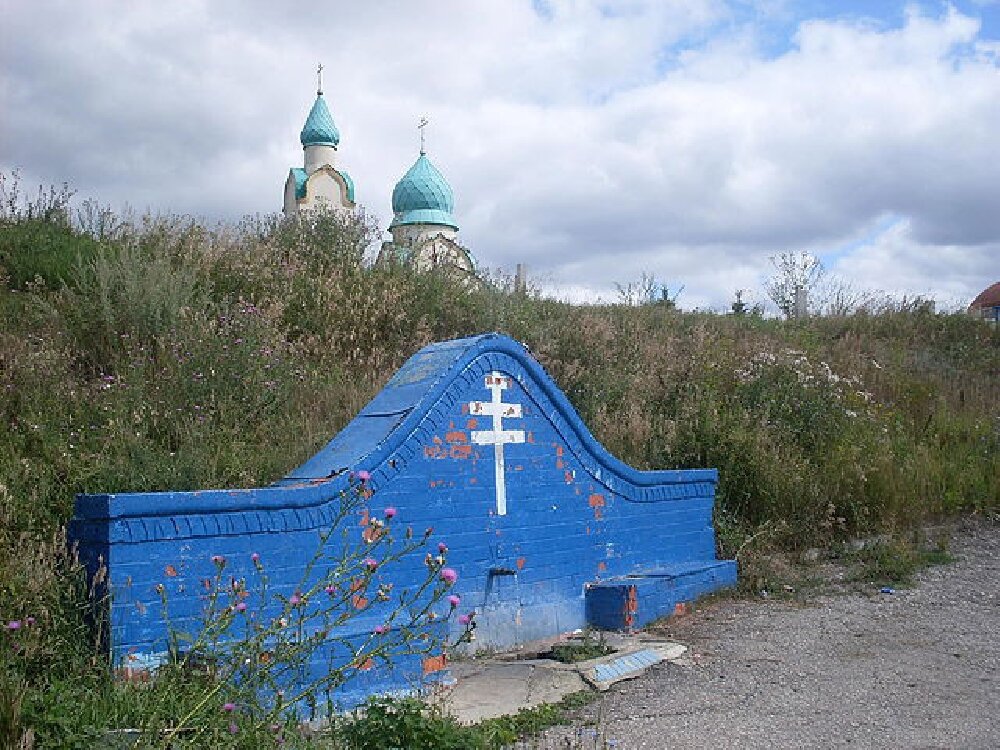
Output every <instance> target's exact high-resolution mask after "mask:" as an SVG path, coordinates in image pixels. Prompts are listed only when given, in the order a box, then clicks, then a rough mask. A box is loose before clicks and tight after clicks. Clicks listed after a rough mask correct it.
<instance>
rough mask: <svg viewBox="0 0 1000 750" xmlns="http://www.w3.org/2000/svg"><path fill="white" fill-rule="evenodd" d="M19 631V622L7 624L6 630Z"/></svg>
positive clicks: (14, 621)
mask: <svg viewBox="0 0 1000 750" xmlns="http://www.w3.org/2000/svg"><path fill="white" fill-rule="evenodd" d="M20 629H21V621H20V620H11V621H10V622H8V623H7V630H20Z"/></svg>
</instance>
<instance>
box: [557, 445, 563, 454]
mask: <svg viewBox="0 0 1000 750" xmlns="http://www.w3.org/2000/svg"><path fill="white" fill-rule="evenodd" d="M562 454H563V447H562V446H561V445H557V446H556V455H557V456H562Z"/></svg>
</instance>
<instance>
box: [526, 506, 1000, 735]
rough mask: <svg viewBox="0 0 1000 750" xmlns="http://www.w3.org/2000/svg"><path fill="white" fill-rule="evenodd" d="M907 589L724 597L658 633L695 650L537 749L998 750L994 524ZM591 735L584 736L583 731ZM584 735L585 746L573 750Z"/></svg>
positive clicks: (967, 529)
mask: <svg viewBox="0 0 1000 750" xmlns="http://www.w3.org/2000/svg"><path fill="white" fill-rule="evenodd" d="M948 533H949V534H950V536H951V541H950V545H949V551H950V552H951V554H952V555H953V556H954V557H955V562H953V563H950V564H947V565H943V566H938V567H933V568H928V569H926V570H924V571H923V572H922V573H920V574H919V576H918V579H917V581H918V582H917V584H916V585H915V586H914V587H913V588H907V589H900V590H897V591H896V593H894V594H883V593H879V591H878V589H877V588H876V587H874V586H869V587H867V589H866V590H862V591H857V590H853V591H847V590H846V589H845V588H844V587H839V590H838V587H837V586H836V585H835V582H836V576H835V573H834V572H832V571H830V570H827V571H826V575H827V576H828V583H827V584H826V585H824V586H821V587H820V589H819V591H818V593H815V594H810V595H809V596H808V597H806V598H804V599H803V600H787V599H786V600H776V599H768V600H763V599H761V600H749V599H720V600H717V601H715V602H712V603H710V604H708V605H706V606H703V607H701V608H700V609H699V610H698V611H696V612H694V613H692V614H690V615H688V616H686V617H682V618H675V619H673V620H671V621H668V623H667V624H666V625H664V626H662V629H661V630H660V631H659V632H658V633H657V634H658V635H669V636H671V637H673V638H675V639H677V640H679V641H681V642H683V643H686V644H688V645H689V646H690V647H691V651H690V654H691V658H690V661H689V663H687V664H662V665H660V666H658V667H656V668H654V669H653V670H651V671H650V672H649V673H647V674H646V675H644V676H643V677H641V678H639V679H637V680H634V681H631V682H627V683H622V684H620V685H618V686H615V687H614V688H612V690H611V691H609V692H608V693H607V694H605V695H604V696H603V697H602V698H601V699H600V700H599V701H597V702H596V703H594V704H592V705H590V706H588V707H587V708H586V709H583V711H582V712H581V715H580V719H579V726H577V727H573V728H561V729H556V730H552V731H550V732H549V733H547V734H546V735H543V736H542V737H540V738H537V739H536V740H535V741H533V742H531V743H530V744H529V745H528V746H529V747H537V748H563V747H579V748H590V747H596V748H611V747H613V748H614V749H615V750H632V749H633V748H701V747H705V748H708V747H711V748H768V749H769V750H772V749H775V748H839V747H851V748H991V749H992V748H1000V525H997V524H995V523H994V524H991V523H987V522H971V521H966V522H963V523H962V524H960V525H959V526H956V527H955V528H954V529H952V530H950V531H949V532H948ZM588 724H590V725H591V726H595V727H596V730H597V736H596V737H594V736H593V733H594V730H593V729H586V728H585V727H586V726H587V725H588ZM581 738H583V739H581Z"/></svg>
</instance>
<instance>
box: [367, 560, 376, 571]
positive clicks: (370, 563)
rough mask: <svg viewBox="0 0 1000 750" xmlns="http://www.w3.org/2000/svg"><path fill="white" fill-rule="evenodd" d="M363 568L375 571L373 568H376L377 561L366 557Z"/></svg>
mask: <svg viewBox="0 0 1000 750" xmlns="http://www.w3.org/2000/svg"><path fill="white" fill-rule="evenodd" d="M365 567H366V568H368V570H375V568H377V567H378V560H376V559H375V558H374V557H366V558H365Z"/></svg>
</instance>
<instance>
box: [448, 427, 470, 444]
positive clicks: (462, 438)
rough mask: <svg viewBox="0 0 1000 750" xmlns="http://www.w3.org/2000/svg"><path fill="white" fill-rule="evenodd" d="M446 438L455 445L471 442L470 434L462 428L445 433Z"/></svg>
mask: <svg viewBox="0 0 1000 750" xmlns="http://www.w3.org/2000/svg"><path fill="white" fill-rule="evenodd" d="M444 439H445V440H447V441H448V442H449V443H451V444H453V445H454V444H455V443H467V442H469V438H468V436H467V435H466V434H465V433H464V432H462V431H461V430H452V431H451V432H448V433H445V436H444Z"/></svg>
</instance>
